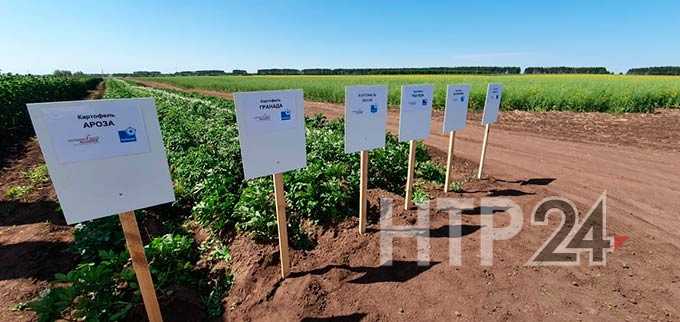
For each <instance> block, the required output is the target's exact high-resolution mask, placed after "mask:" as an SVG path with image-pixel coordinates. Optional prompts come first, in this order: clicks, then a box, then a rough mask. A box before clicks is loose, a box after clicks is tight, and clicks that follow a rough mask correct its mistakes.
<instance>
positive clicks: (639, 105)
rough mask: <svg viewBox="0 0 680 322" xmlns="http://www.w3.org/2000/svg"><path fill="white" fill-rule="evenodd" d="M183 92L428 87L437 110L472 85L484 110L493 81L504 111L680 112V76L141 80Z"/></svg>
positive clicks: (394, 100)
mask: <svg viewBox="0 0 680 322" xmlns="http://www.w3.org/2000/svg"><path fill="white" fill-rule="evenodd" d="M142 79H146V80H152V81H161V82H166V83H170V84H173V85H177V86H180V87H184V88H202V89H210V90H219V91H226V92H236V91H254V90H274V89H290V88H302V89H303V90H304V92H305V98H306V99H308V100H313V101H324V102H332V103H342V102H343V100H344V96H345V92H344V87H345V86H346V85H353V84H386V85H388V86H389V102H390V104H391V105H398V104H399V93H400V86H401V85H403V84H418V83H428V84H432V85H434V87H435V94H434V96H435V97H434V105H435V107H437V108H441V107H442V106H443V105H444V100H445V89H446V85H447V84H457V83H467V84H470V85H471V88H472V93H471V100H470V104H471V108H472V109H474V110H481V108H482V107H483V105H484V93H485V91H486V86H487V84H488V83H490V82H498V83H501V84H503V85H504V87H505V91H504V94H503V109H506V110H509V109H518V110H526V111H576V112H586V111H588V112H590V111H592V112H616V113H620V112H651V111H653V110H654V109H655V108H659V107H680V77H676V76H627V75H626V76H623V75H493V76H487V75H484V76H481V75H367V76H297V75H296V76H185V77H154V78H142Z"/></svg>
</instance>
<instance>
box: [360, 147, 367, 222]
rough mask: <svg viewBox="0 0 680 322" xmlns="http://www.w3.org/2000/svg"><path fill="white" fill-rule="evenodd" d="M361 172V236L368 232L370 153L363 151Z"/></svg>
mask: <svg viewBox="0 0 680 322" xmlns="http://www.w3.org/2000/svg"><path fill="white" fill-rule="evenodd" d="M360 163H361V164H360V166H359V168H360V172H361V174H360V175H361V177H360V178H359V185H360V186H361V187H360V190H359V202H360V204H359V232H360V233H361V234H363V233H365V232H366V225H367V223H368V219H367V214H366V193H367V192H368V151H366V150H364V151H361V154H360Z"/></svg>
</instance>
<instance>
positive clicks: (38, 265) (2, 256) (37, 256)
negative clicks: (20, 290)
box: [0, 241, 74, 281]
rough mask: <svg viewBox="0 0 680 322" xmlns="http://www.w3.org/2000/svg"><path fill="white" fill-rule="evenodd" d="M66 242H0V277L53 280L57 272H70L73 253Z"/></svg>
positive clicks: (5, 278) (7, 278) (3, 278)
mask: <svg viewBox="0 0 680 322" xmlns="http://www.w3.org/2000/svg"><path fill="white" fill-rule="evenodd" d="M69 245H70V244H69V243H67V242H63V241H27V242H21V243H16V244H10V245H0V280H2V281H4V280H13V279H17V278H35V279H38V280H44V281H47V280H51V279H53V278H54V274H56V273H63V272H67V271H69V270H70V269H71V268H72V267H73V260H74V255H72V254H70V253H69V252H68V251H67V248H68V247H69Z"/></svg>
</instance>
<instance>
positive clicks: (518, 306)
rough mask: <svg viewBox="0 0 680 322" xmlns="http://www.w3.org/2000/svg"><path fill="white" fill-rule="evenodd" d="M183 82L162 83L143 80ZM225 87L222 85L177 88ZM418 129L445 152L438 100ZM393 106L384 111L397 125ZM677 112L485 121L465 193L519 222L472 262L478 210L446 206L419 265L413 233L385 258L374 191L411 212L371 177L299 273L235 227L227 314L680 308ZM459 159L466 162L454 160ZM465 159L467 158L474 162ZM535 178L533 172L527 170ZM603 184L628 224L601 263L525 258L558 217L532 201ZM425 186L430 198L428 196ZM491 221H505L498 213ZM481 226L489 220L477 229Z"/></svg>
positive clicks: (661, 316) (576, 314) (459, 146)
mask: <svg viewBox="0 0 680 322" xmlns="http://www.w3.org/2000/svg"><path fill="white" fill-rule="evenodd" d="M144 83H145V84H146V85H147V86H159V87H164V88H171V89H175V90H183V89H179V88H176V87H174V86H170V85H167V84H163V85H159V84H156V83H150V82H144ZM184 91H190V92H197V93H201V94H207V95H214V96H220V97H225V98H230V95H229V94H228V93H221V92H215V91H205V90H195V89H194V90H184ZM305 110H306V112H307V113H310V114H312V113H318V112H321V113H324V114H326V115H327V116H329V117H331V118H333V117H338V116H341V115H342V114H343V106H341V105H337V104H328V103H319V102H305ZM434 114H435V115H434V122H433V125H432V135H431V137H430V138H428V139H427V140H426V141H425V142H426V144H428V145H429V146H430V147H431V149H433V150H439V151H440V152H441V151H445V149H446V147H447V140H448V138H447V136H446V135H443V134H441V133H440V132H441V131H440V128H441V120H442V113H441V112H435V113H434ZM479 118H480V116H479V114H478V113H471V115H470V120H469V122H468V127H467V128H466V129H465V130H463V131H461V132H460V133H457V137H456V146H455V154H456V157H458V159H457V161H458V162H459V163H458V168H459V169H458V170H457V175H458V176H459V177H460V178H465V177H469V176H470V175H471V174H472V173H473V172H474V166H475V162H474V161H472V162H471V161H465V160H478V158H479V153H480V145H481V138H482V134H483V128H482V127H481V126H480V125H478V123H479ZM397 127H398V111H397V110H396V109H392V110H391V111H390V114H389V119H388V128H389V130H390V131H392V132H396V131H397ZM679 138H680V112H679V111H677V110H659V111H658V112H657V113H654V114H622V115H609V114H601V113H569V112H547V113H526V112H506V113H503V114H502V116H501V119H500V121H499V122H498V123H497V124H494V125H493V126H492V129H491V135H490V140H489V150H488V156H487V168H486V169H485V171H486V173H489V174H492V175H493V177H492V178H488V179H485V180H482V181H476V180H472V181H469V182H467V183H466V184H465V186H464V188H465V189H464V190H465V192H464V193H462V194H456V193H450V194H448V195H447V196H453V197H459V196H462V197H468V198H474V199H475V200H476V203H477V205H478V202H479V198H481V197H486V196H508V197H511V198H512V200H513V201H514V202H515V203H517V204H519V205H520V206H521V207H522V209H523V213H524V225H523V228H522V231H521V233H520V234H519V235H517V236H516V237H514V238H512V239H510V240H507V241H497V242H495V243H494V251H493V253H494V264H493V266H488V267H485V266H481V265H480V259H479V256H480V255H479V254H480V251H479V249H480V246H479V236H480V227H479V220H480V215H479V213H478V212H479V211H477V213H475V212H474V211H473V212H469V213H467V214H463V227H462V228H463V229H462V231H463V234H462V236H450V235H449V234H448V233H447V231H448V229H447V225H448V223H449V222H448V217H447V216H446V215H445V214H443V213H441V212H434V211H433V213H432V216H431V219H430V220H431V221H430V247H431V256H432V258H431V260H432V263H431V264H430V265H429V266H426V267H418V266H417V265H416V262H415V261H416V259H417V257H416V245H415V241H414V239H413V238H410V239H397V240H396V241H395V246H394V253H395V265H394V266H381V265H380V263H379V254H380V252H379V238H380V235H379V226H377V224H376V221H377V216H378V214H377V199H378V198H379V197H384V196H392V197H393V198H394V200H395V207H396V208H395V213H394V215H395V217H396V219H395V223H397V224H413V223H414V222H415V212H414V211H413V210H411V211H407V212H404V211H401V210H399V209H401V208H400V207H399V204H400V203H402V202H403V199H401V197H400V196H398V195H392V194H389V193H387V192H383V191H376V190H371V195H370V202H371V206H372V209H373V212H372V214H371V217H370V219H371V222H372V224H371V226H370V228H371V230H370V232H369V233H368V234H366V235H363V236H362V235H359V234H357V231H356V230H357V229H356V220H349V221H347V222H345V223H343V224H342V225H340V226H339V227H333V228H330V229H328V230H326V231H324V232H322V233H321V234H320V236H319V244H318V246H317V247H316V248H315V249H314V250H312V251H302V250H296V251H294V252H293V255H292V256H293V260H292V265H293V272H292V273H291V276H290V277H289V278H287V279H285V280H281V279H280V278H279V277H278V258H277V256H278V255H277V251H276V247H275V246H274V245H257V244H254V243H253V242H252V241H250V240H249V239H247V238H243V237H241V238H238V239H237V240H236V241H235V242H234V243H233V245H232V253H233V254H234V260H233V262H232V269H233V270H234V273H235V284H234V288H233V289H232V291H231V292H230V295H229V297H228V298H227V300H226V305H227V314H225V319H226V320H230V321H241V320H243V321H251V320H252V321H260V320H263V321H284V320H304V321H358V320H362V321H388V320H389V321H413V320H418V321H433V320H465V321H475V320H493V321H525V320H558V321H581V320H582V321H595V320H597V321H622V320H625V321H642V320H652V321H678V320H680V308H678V306H677V303H679V302H680V270H679V268H680V267H679V266H680V263H679V262H678V261H677V258H678V256H680V248H679V247H680V238H679V235H678V234H679V233H678V232H679V231H680V223H678V220H677V215H678V210H680V198H678V197H679V196H680V194H679V192H680V189H679V187H680V177H679V176H678V173H680V163H678V162H677V160H678V157H680V153H678V143H680V139H679ZM461 162H467V164H468V166H467V167H462V166H461V164H462V163H461ZM470 165H471V166H470ZM532 179H533V180H532ZM605 191H606V192H607V196H608V200H607V211H608V217H607V228H608V235H610V236H612V235H619V236H627V237H628V238H629V239H628V241H626V243H625V244H624V245H623V246H622V247H620V248H619V249H617V250H615V251H614V252H613V253H610V254H609V256H608V259H607V265H606V266H588V265H587V260H586V259H583V260H582V264H581V265H579V266H576V267H529V266H526V265H525V263H526V262H527V261H528V260H529V259H530V257H531V256H532V254H533V253H534V252H535V251H536V250H537V249H538V248H539V246H541V245H542V244H543V243H544V242H545V241H546V240H547V239H548V238H549V237H550V236H551V234H552V232H553V231H554V230H555V229H556V228H557V226H558V224H559V221H558V220H557V217H555V216H553V217H554V218H553V217H551V220H550V224H548V225H546V226H535V225H531V224H530V215H531V210H532V209H533V207H535V206H536V205H537V204H538V203H539V202H540V201H541V200H542V199H544V198H545V197H548V196H562V197H566V198H569V199H571V200H572V201H574V202H575V204H576V205H577V207H578V208H579V210H580V211H581V212H585V211H586V210H587V209H589V208H590V206H591V205H593V204H594V202H595V201H596V200H597V198H598V197H599V196H600V195H601V194H602V193H603V192H605ZM440 195H442V193H439V194H435V193H433V190H430V197H431V198H435V197H437V196H440ZM493 216H494V221H495V226H502V225H504V224H507V223H508V216H507V215H506V214H504V213H503V212H498V213H495V214H494V215H493ZM482 229H483V228H482ZM455 240H460V241H461V243H462V250H463V251H462V253H463V265H462V266H452V265H449V263H448V261H449V256H448V249H449V248H448V247H449V242H451V241H455Z"/></svg>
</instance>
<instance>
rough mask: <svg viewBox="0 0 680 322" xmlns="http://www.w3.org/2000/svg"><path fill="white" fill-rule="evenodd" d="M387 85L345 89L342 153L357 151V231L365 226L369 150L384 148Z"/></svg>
mask: <svg viewBox="0 0 680 322" xmlns="http://www.w3.org/2000/svg"><path fill="white" fill-rule="evenodd" d="M386 121H387V86H381V85H378V86H347V87H345V153H354V152H360V158H359V159H360V164H359V170H360V171H359V172H360V177H359V186H360V187H359V232H360V233H362V234H363V233H364V232H365V231H366V225H367V222H368V220H367V213H366V211H367V210H366V193H367V190H368V150H372V149H375V148H382V147H384V146H385V124H386Z"/></svg>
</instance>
